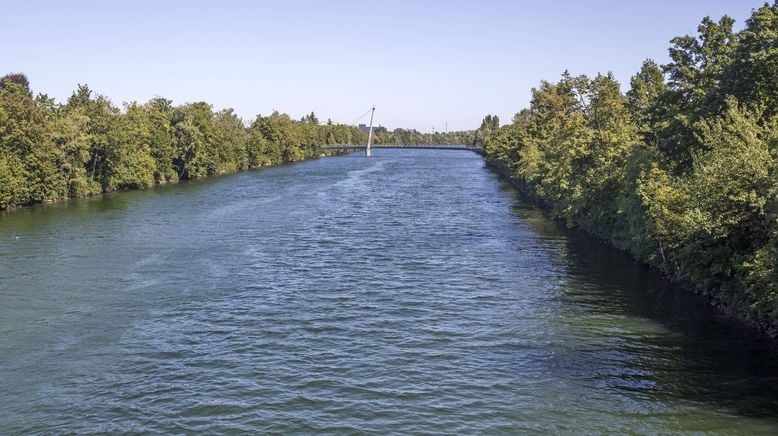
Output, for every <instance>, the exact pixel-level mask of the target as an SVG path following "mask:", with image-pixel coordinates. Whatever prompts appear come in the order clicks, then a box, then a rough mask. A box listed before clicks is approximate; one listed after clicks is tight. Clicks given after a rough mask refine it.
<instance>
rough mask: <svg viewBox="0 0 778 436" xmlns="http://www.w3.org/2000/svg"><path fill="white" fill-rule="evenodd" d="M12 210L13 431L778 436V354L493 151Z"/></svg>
mask: <svg viewBox="0 0 778 436" xmlns="http://www.w3.org/2000/svg"><path fill="white" fill-rule="evenodd" d="M374 153H375V155H374V157H373V158H371V159H365V158H363V157H359V156H358V155H356V154H355V155H349V156H343V157H337V158H327V159H322V160H318V161H311V162H305V163H301V164H296V165H291V166H285V167H278V168H270V169H265V170H261V171H254V172H247V173H242V174H238V175H232V176H225V177H219V178H214V179H210V180H204V181H199V182H194V183H188V184H181V185H175V186H166V187H160V188H156V189H152V190H147V191H143V192H129V193H118V194H113V195H109V196H105V197H102V198H94V199H87V200H79V201H71V202H66V203H61V204H56V205H50V206H44V207H34V208H29V209H23V210H18V211H15V212H12V213H6V214H4V215H0V433H4V434H5V433H17V432H22V433H28V432H65V431H73V432H78V433H82V432H124V431H138V432H166V433H167V432H174V433H181V432H206V433H214V432H241V431H244V432H270V431H275V432H282V433H289V432H295V431H303V432H314V431H329V432H334V433H348V432H358V431H369V432H376V433H381V434H383V433H387V432H401V433H408V432H445V433H498V432H513V433H515V432H526V431H533V430H537V431H544V432H557V433H558V432H573V431H576V432H578V431H580V432H584V433H590V432H598V433H599V432H609V431H614V432H624V431H627V430H631V431H636V432H639V433H650V432H658V433H669V432H682V431H683V432H695V431H701V432H704V431H721V432H726V433H743V434H755V433H773V432H775V431H778V383H777V381H778V380H777V379H776V376H778V352H776V350H775V349H773V348H771V346H770V344H769V343H768V342H766V341H765V340H763V339H762V338H759V337H755V336H756V335H755V334H754V333H753V332H751V331H749V330H747V329H745V328H743V327H742V326H740V325H739V324H738V323H736V322H733V321H731V320H727V319H726V318H724V317H722V316H721V315H719V314H718V313H716V312H715V311H712V310H711V309H710V308H709V307H708V305H707V303H706V301H705V300H704V299H702V298H699V297H696V296H692V295H688V294H686V293H683V292H679V291H677V290H675V289H674V288H672V287H670V286H668V285H666V284H665V283H664V282H662V281H661V280H659V279H657V277H656V276H655V275H653V274H652V273H650V272H648V271H646V270H645V269H644V268H642V267H640V266H637V265H634V264H633V263H632V262H630V260H629V259H626V258H625V257H624V256H623V255H622V254H620V253H618V252H616V251H613V250H610V249H608V248H606V247H604V246H602V245H600V244H599V243H596V242H594V241H592V240H591V239H588V238H586V237H584V236H582V235H580V234H577V233H570V232H567V231H564V230H562V229H560V228H558V227H557V225H556V224H554V223H552V222H550V221H548V220H547V219H546V218H544V216H543V215H542V214H541V213H540V212H539V211H538V210H537V209H535V208H533V207H531V206H529V205H527V204H525V203H522V202H521V201H519V200H518V199H516V198H515V195H514V194H513V192H512V191H510V189H508V188H506V187H504V186H502V185H501V184H500V183H499V181H498V180H497V178H496V177H495V176H494V175H493V174H491V173H490V172H489V171H488V170H486V169H485V168H484V165H483V163H482V161H481V159H480V157H479V156H477V155H475V154H473V153H470V152H458V151H398V150H375V151H374Z"/></svg>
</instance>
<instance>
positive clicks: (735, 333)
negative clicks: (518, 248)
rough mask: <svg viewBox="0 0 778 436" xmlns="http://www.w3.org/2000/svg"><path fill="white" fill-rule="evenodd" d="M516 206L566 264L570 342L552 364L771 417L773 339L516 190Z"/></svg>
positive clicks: (664, 398) (775, 406)
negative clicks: (552, 214)
mask: <svg viewBox="0 0 778 436" xmlns="http://www.w3.org/2000/svg"><path fill="white" fill-rule="evenodd" d="M505 189H511V188H508V187H505ZM514 211H515V213H516V214H517V215H518V216H519V217H520V218H521V220H522V222H523V223H525V224H526V225H528V226H529V227H530V228H531V229H532V230H533V231H534V232H535V233H536V234H538V235H539V237H540V238H541V239H545V240H548V241H555V242H556V243H557V244H558V245H555V246H554V249H553V250H551V251H552V252H553V255H554V256H561V257H562V258H563V259H560V260H561V261H560V262H559V264H563V265H566V271H565V274H564V275H565V280H564V283H562V284H561V285H560V289H559V300H560V301H561V302H562V304H563V305H564V307H565V308H566V309H565V310H566V311H567V314H568V315H569V316H567V317H566V321H565V322H566V323H567V325H566V327H567V329H568V333H567V335H569V337H570V343H572V344H574V345H573V346H566V347H565V346H561V347H560V348H561V349H560V352H559V353H557V354H556V357H555V360H554V363H553V364H552V366H553V370H554V371H555V372H557V373H558V374H559V373H561V374H562V376H564V375H565V374H567V375H568V376H570V377H571V378H575V379H581V378H583V379H587V380H588V381H589V382H590V383H593V384H595V385H597V386H598V387H602V388H606V389H614V390H617V391H620V392H621V393H622V394H623V395H624V396H626V397H630V396H632V397H635V398H644V399H647V400H649V401H652V402H656V403H661V404H668V403H673V402H675V401H680V400H681V399H683V401H691V402H692V403H697V404H701V405H704V406H703V407H712V408H716V409H722V410H726V411H728V412H729V413H735V414H737V415H740V416H744V417H754V418H774V417H775V415H776V412H778V389H776V386H778V384H777V383H776V382H778V344H776V342H775V341H773V340H771V339H770V338H769V337H767V336H766V335H765V334H763V333H761V332H758V331H756V330H755V329H753V328H751V327H749V326H747V325H746V324H745V323H744V322H742V321H740V320H738V319H734V318H732V317H729V316H726V315H724V314H722V313H721V312H719V311H718V310H716V309H715V308H714V307H712V306H711V304H710V300H709V299H708V298H707V297H704V296H701V295H696V294H694V293H692V292H690V291H688V290H685V289H682V288H680V287H678V286H675V285H673V284H672V283H670V282H668V281H667V280H665V279H664V278H663V277H662V276H661V275H660V274H659V273H658V272H657V271H655V270H652V269H650V268H649V267H647V266H645V265H643V264H639V263H637V262H636V261H635V260H634V259H632V258H631V257H630V256H629V255H627V254H626V253H624V252H622V251H620V250H617V249H615V248H613V247H611V246H609V245H607V244H605V243H603V242H601V241H599V240H597V239H595V238H592V237H591V236H589V235H588V234H586V233H584V232H583V231H581V230H576V229H568V228H567V227H566V226H565V225H564V224H563V223H560V222H557V221H554V220H551V219H550V218H549V217H548V215H547V214H545V213H544V212H543V211H541V210H539V209H538V208H537V207H536V206H534V205H532V203H531V202H530V201H529V200H527V199H525V198H521V194H516V203H515V205H514ZM560 241H562V242H561V243H560Z"/></svg>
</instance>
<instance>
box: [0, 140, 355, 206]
mask: <svg viewBox="0 0 778 436" xmlns="http://www.w3.org/2000/svg"><path fill="white" fill-rule="evenodd" d="M341 154H344V152H341V151H329V150H327V151H322V152H321V153H320V154H319V155H318V156H311V157H307V158H305V159H303V160H299V161H292V162H279V163H273V164H268V165H259V166H255V167H250V168H244V169H239V170H236V171H223V172H220V173H217V174H210V175H204V176H201V177H197V178H192V179H173V180H160V181H157V182H154V183H153V184H151V185H149V186H143V187H137V188H121V189H113V190H105V191H101V192H93V193H88V194H85V195H80V196H73V197H62V198H49V199H46V200H42V201H39V202H34V203H28V204H22V205H17V206H11V207H7V208H5V209H2V208H0V214H2V213H4V212H13V211H15V210H18V209H24V208H28V207H35V206H41V205H46V204H55V203H61V202H66V201H71V200H80V199H85V198H91V197H100V196H102V195H105V194H112V193H121V192H132V191H140V190H144V189H150V188H154V187H156V186H165V185H174V184H178V183H186V182H191V181H195V180H202V179H208V178H215V177H220V176H226V175H230V174H237V173H241V172H245V171H254V170H260V169H264V168H274V167H279V166H283V165H290V164H294V163H297V162H304V161H307V160H312V159H321V158H324V157H333V156H338V155H341Z"/></svg>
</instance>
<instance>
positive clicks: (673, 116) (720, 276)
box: [476, 3, 778, 326]
mask: <svg viewBox="0 0 778 436" xmlns="http://www.w3.org/2000/svg"><path fill="white" fill-rule="evenodd" d="M733 24H734V22H733V20H732V19H730V18H728V17H724V18H722V19H721V20H719V21H713V20H711V19H710V18H705V19H704V20H703V21H702V23H701V24H700V26H699V27H698V35H697V36H688V35H687V36H682V37H678V38H674V39H673V40H672V46H671V47H670V57H671V60H672V61H671V62H670V63H669V64H668V65H664V66H661V67H660V66H659V65H657V64H656V63H654V62H653V61H651V60H647V61H646V62H644V63H643V65H642V67H641V69H640V71H639V72H638V73H637V74H636V75H635V76H633V77H632V80H631V81H630V89H629V91H627V93H626V95H622V93H621V92H620V89H619V85H618V83H617V82H616V81H615V80H614V79H613V77H611V75H610V74H608V75H598V76H597V77H595V78H594V79H589V78H587V77H585V76H578V77H574V76H572V75H570V74H569V73H567V72H566V73H565V74H563V76H562V78H561V80H559V81H558V82H557V83H550V82H542V83H541V84H540V86H539V87H538V88H537V89H533V90H532V101H531V105H530V107H529V109H525V110H523V111H521V112H519V114H517V115H516V117H514V119H513V122H512V124H511V125H509V126H504V127H502V128H498V129H493V128H492V126H491V124H490V123H489V122H487V119H485V120H484V123H482V126H481V128H480V129H479V132H477V133H478V134H484V133H486V136H485V137H484V139H483V144H484V151H485V153H486V156H487V159H489V160H491V161H492V162H494V163H496V164H498V165H500V166H502V167H504V168H506V169H508V170H510V172H511V174H512V175H513V177H514V178H515V179H516V180H517V182H518V183H519V184H521V185H522V186H523V187H524V188H525V190H526V191H527V192H529V193H530V194H532V195H533V196H535V197H536V198H538V199H539V200H541V201H542V202H543V203H544V204H547V205H550V206H551V209H552V212H553V213H554V214H555V216H557V217H559V218H562V219H565V220H566V221H567V222H568V223H569V224H571V225H578V226H581V227H583V228H585V229H587V230H588V231H590V232H592V233H594V234H596V235H599V236H601V237H603V238H605V239H608V240H610V241H611V242H612V243H614V244H615V245H617V246H619V247H621V248H623V249H625V250H629V251H630V252H632V253H633V254H634V255H635V256H636V257H638V258H639V259H642V260H644V261H646V262H649V263H652V264H653V265H655V266H657V267H659V268H661V269H663V270H664V271H665V272H666V273H668V274H669V275H671V276H673V277H675V278H678V279H682V280H684V281H686V282H687V283H691V284H693V285H695V286H697V287H699V288H702V289H705V290H706V291H707V292H710V293H712V294H714V295H716V296H717V297H718V298H719V299H720V300H722V301H724V302H725V303H728V304H731V305H736V306H738V307H740V308H741V309H742V310H744V311H746V312H750V314H751V315H753V317H754V318H756V319H760V320H762V321H763V322H766V323H768V324H771V325H772V326H778V165H777V164H776V162H777V159H778V129H777V127H778V116H777V115H776V114H777V113H778V109H776V108H778V95H776V92H777V91H778V88H776V83H778V81H776V77H778V38H777V37H778V7H777V6H776V4H775V3H774V4H772V5H768V4H765V5H764V6H763V7H761V8H759V9H756V10H754V11H753V14H752V16H751V18H750V19H749V20H748V21H747V23H746V27H745V28H744V29H743V30H742V31H740V32H738V33H736V32H734V31H733ZM665 78H667V80H665ZM478 134H477V135H476V136H477V137H479V136H478ZM479 138H480V137H479ZM479 140H480V139H479Z"/></svg>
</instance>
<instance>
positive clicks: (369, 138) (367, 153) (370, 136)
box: [365, 106, 375, 157]
mask: <svg viewBox="0 0 778 436" xmlns="http://www.w3.org/2000/svg"><path fill="white" fill-rule="evenodd" d="M373 115H375V106H373V109H372V112H370V130H368V133H367V147H365V156H366V157H370V144H372V143H373Z"/></svg>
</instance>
